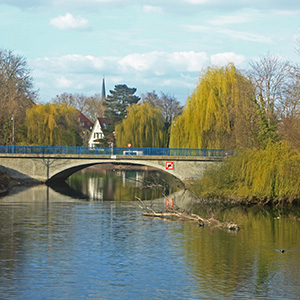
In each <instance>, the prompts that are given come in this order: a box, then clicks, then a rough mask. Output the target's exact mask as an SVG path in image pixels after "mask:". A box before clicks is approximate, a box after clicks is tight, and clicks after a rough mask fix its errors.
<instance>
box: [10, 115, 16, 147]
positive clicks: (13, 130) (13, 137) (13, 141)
mask: <svg viewBox="0 0 300 300" xmlns="http://www.w3.org/2000/svg"><path fill="white" fill-rule="evenodd" d="M11 120H12V121H13V128H12V145H13V146H14V145H15V118H14V115H12V116H11Z"/></svg>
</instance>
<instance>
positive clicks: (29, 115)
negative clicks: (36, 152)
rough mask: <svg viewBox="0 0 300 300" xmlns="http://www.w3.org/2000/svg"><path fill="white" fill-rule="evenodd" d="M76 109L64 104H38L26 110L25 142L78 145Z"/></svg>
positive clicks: (45, 144)
mask: <svg viewBox="0 0 300 300" xmlns="http://www.w3.org/2000/svg"><path fill="white" fill-rule="evenodd" d="M77 118H78V111H77V110H76V109H75V108H73V107H70V106H66V105H54V104H45V105H43V104H39V105H36V106H34V107H32V108H31V109H28V110H27V112H26V119H25V126H26V128H27V143H29V144H31V145H42V146H80V145H82V140H81V138H80V135H79V130H80V129H79V123H78V121H77Z"/></svg>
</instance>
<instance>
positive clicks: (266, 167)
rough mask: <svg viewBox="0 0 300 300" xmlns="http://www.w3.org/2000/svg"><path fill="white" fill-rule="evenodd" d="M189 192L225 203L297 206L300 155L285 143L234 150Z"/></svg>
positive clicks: (298, 201) (299, 181)
mask: <svg viewBox="0 0 300 300" xmlns="http://www.w3.org/2000/svg"><path fill="white" fill-rule="evenodd" d="M190 189H191V190H192V192H193V193H194V194H195V195H196V196H197V197H198V198H201V199H209V200H210V199H217V200H218V201H222V202H224V203H228V202H235V203H236V204H246V205H253V204H263V205H266V204H268V205H278V204H280V205H289V204H299V203H300V152H299V150H297V149H294V148H292V147H291V146H290V145H288V144H287V143H285V142H278V143H274V144H270V145H268V146H267V147H266V148H264V149H243V150H240V151H237V153H235V154H234V155H232V156H231V157H228V158H226V159H225V160H224V162H223V163H222V164H221V166H218V167H214V168H211V169H208V170H206V172H205V174H204V175H203V177H202V178H201V179H200V180H197V181H195V182H194V183H192V184H191V185H190Z"/></svg>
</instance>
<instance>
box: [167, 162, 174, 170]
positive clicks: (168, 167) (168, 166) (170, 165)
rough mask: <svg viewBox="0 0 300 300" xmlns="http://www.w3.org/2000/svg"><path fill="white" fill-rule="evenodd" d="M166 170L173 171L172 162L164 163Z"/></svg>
mask: <svg viewBox="0 0 300 300" xmlns="http://www.w3.org/2000/svg"><path fill="white" fill-rule="evenodd" d="M166 170H174V162H173V161H167V162H166Z"/></svg>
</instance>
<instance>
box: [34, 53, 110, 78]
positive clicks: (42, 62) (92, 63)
mask: <svg viewBox="0 0 300 300" xmlns="http://www.w3.org/2000/svg"><path fill="white" fill-rule="evenodd" d="M33 66H34V68H36V69H43V70H48V71H49V72H54V73H66V74H70V73H95V72H99V71H101V70H103V69H104V61H103V60H102V59H101V58H98V57H94V56H91V55H86V56H84V55H80V54H69V55H64V56H61V57H51V58H49V57H45V58H38V59H36V60H35V61H34V62H33Z"/></svg>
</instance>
